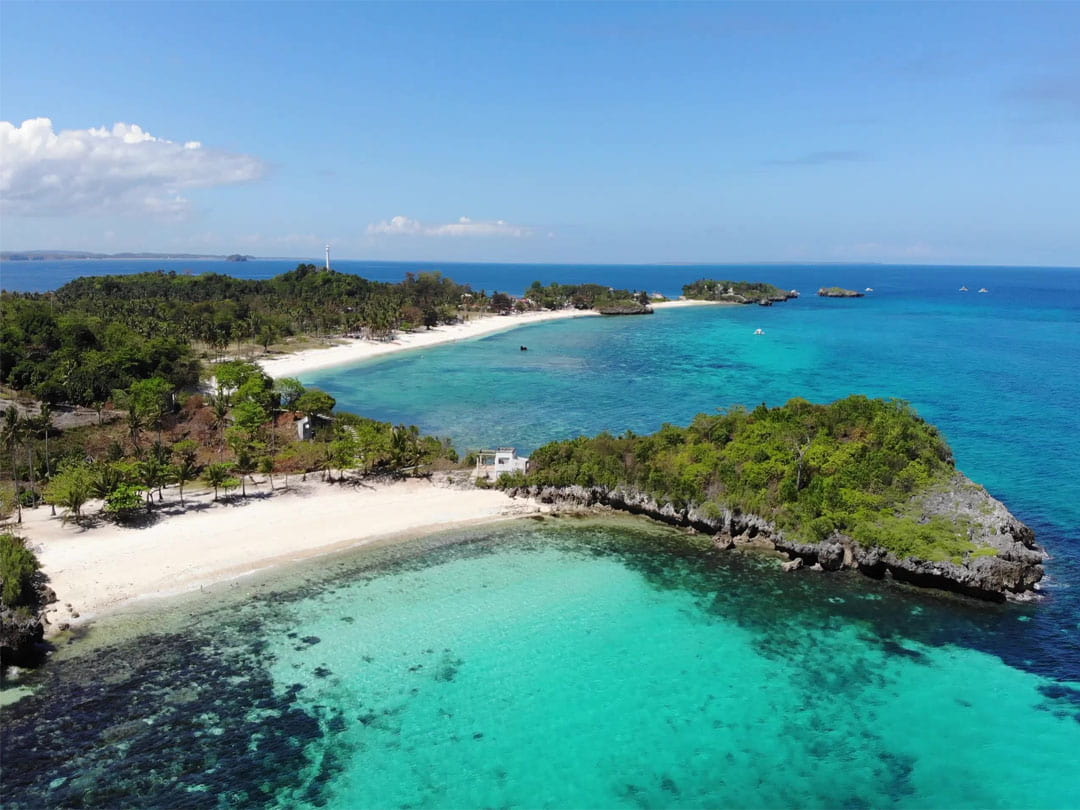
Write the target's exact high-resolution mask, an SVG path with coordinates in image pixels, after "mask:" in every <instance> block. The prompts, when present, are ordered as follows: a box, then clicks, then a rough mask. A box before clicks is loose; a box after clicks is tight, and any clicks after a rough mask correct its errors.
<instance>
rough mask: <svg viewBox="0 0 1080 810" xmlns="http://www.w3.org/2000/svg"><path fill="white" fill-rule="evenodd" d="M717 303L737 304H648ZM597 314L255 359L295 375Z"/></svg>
mask: <svg viewBox="0 0 1080 810" xmlns="http://www.w3.org/2000/svg"><path fill="white" fill-rule="evenodd" d="M717 305H720V306H739V305H738V304H729V303H728V302H724V301H687V300H681V299H680V300H678V301H662V302H657V303H654V304H653V305H652V307H653V309H673V308H680V307H693V306H717ZM599 314H600V313H598V312H595V311H593V310H580V309H559V310H547V311H544V312H524V313H521V314H515V315H486V316H484V317H482V318H475V319H473V320H469V321H466V322H464V323H458V324H454V325H452V326H438V327H435V328H434V329H428V330H424V331H419V332H405V333H400V334H398V335H397V336H396V337H395V338H394V339H393V340H365V339H362V338H343V339H342V342H340V343H338V344H337V345H334V346H328V347H326V348H318V349H305V350H303V351H299V352H295V353H293V354H284V355H280V356H278V357H266V358H260V359H258V360H256V362H257V363H258V364H259V365H260V366H262V368H263V371H265V372H266V373H267V374H269V375H270V376H271V377H275V378H276V377H295V376H296V375H298V374H303V373H304V372H308V371H315V370H317V369H324V368H333V367H335V366H345V365H350V364H352V363H359V362H362V361H364V360H370V359H372V358H375V357H381V356H383V355H387V354H393V353H394V352H402V351H408V350H410V349H422V348H425V347H427V346H437V345H439V344H442V343H452V342H454V341H458V340H468V339H470V338H477V337H482V336H484V335H490V334H494V333H495V332H504V331H506V330H508V329H516V328H517V327H520V326H528V325H530V324H534V323H544V322H546V321H556V320H563V319H565V318H582V317H589V316H598V315H599Z"/></svg>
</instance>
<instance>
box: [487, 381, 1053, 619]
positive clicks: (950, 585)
mask: <svg viewBox="0 0 1080 810" xmlns="http://www.w3.org/2000/svg"><path fill="white" fill-rule="evenodd" d="M498 486H500V487H501V488H504V489H507V490H509V491H510V492H511V493H512V494H515V495H519V496H528V497H532V498H536V499H538V500H540V501H541V502H549V503H550V502H555V503H559V502H562V503H566V504H568V505H574V506H580V505H602V506H608V507H611V508H614V509H619V510H622V511H627V512H630V513H633V514H640V515H645V516H648V517H651V518H654V519H656V520H659V521H662V522H665V523H670V524H674V525H676V526H685V527H691V528H694V529H697V530H699V531H705V532H709V533H710V534H714V535H715V537H714V540H715V542H716V545H717V546H718V547H721V548H725V549H727V548H732V547H734V546H738V545H751V546H758V547H763V548H767V549H770V550H776V551H780V552H783V553H785V554H786V555H788V556H789V557H790V561H789V562H788V563H786V564H785V566H786V567H788V568H792V569H793V568H798V567H801V566H803V565H807V566H812V567H815V568H818V569H824V570H838V569H841V568H853V569H856V570H858V571H860V572H861V573H863V574H866V575H868V576H871V577H878V578H880V577H884V576H890V577H892V578H894V579H896V580H900V581H904V582H909V583H912V584H915V585H920V586H926V587H935V588H941V589H944V590H951V591H957V592H960V593H964V594H967V595H970V596H976V597H980V598H983V599H990V600H1004V599H1005V598H1006V597H1011V598H1026V597H1028V596H1029V595H1030V593H1031V592H1032V591H1033V590H1034V589H1035V588H1036V587H1037V583H1038V582H1039V580H1040V579H1041V578H1042V576H1043V566H1042V562H1043V560H1044V559H1045V557H1046V554H1045V552H1044V551H1043V550H1042V549H1041V548H1040V547H1039V546H1038V545H1037V544H1036V543H1035V535H1034V533H1033V532H1032V530H1031V529H1030V528H1028V527H1027V526H1025V525H1024V524H1023V523H1021V522H1020V521H1019V520H1017V519H1016V518H1015V517H1014V516H1013V515H1011V514H1010V513H1009V511H1008V510H1007V509H1006V508H1005V507H1004V505H1002V504H1001V503H1000V502H999V501H997V500H995V499H994V498H992V497H991V496H990V495H989V494H988V493H987V492H986V490H985V489H983V488H982V487H980V486H978V485H977V484H974V483H972V482H971V481H970V480H969V479H968V478H967V477H966V476H964V475H963V473H961V472H959V471H958V470H957V469H956V467H955V464H954V461H953V453H952V450H951V449H950V448H949V446H948V444H947V443H946V442H945V440H944V438H942V436H941V434H940V433H939V432H938V430H937V428H935V427H934V426H932V425H930V424H928V423H927V422H925V421H923V420H922V419H920V418H919V417H918V415H917V414H916V413H915V412H914V411H913V410H912V409H911V407H910V406H908V405H907V404H906V403H904V402H901V401H898V400H882V399H869V398H867V397H865V396H850V397H847V398H846V399H841V400H838V401H836V402H833V403H831V404H828V405H815V404H812V403H810V402H808V401H807V400H805V399H792V400H791V401H789V402H788V403H787V404H786V405H784V406H782V407H778V408H767V407H766V406H765V405H761V406H759V407H757V408H755V409H754V410H747V409H745V408H735V409H732V410H729V411H727V412H726V413H720V414H699V415H698V416H697V417H696V418H695V419H694V421H693V423H692V424H691V425H690V426H689V427H685V428H684V427H678V426H676V425H670V424H669V425H665V426H664V427H662V428H661V429H660V430H659V431H658V432H657V433H654V434H652V435H648V436H638V435H635V434H633V433H626V434H624V435H622V436H613V435H611V434H610V433H601V434H600V435H599V436H596V437H595V438H591V439H590V438H586V437H580V438H576V439H570V440H568V441H558V442H552V443H551V444H547V445H545V446H543V447H541V448H540V449H539V450H537V451H536V452H535V453H533V455H532V457H531V458H530V460H529V469H528V472H526V473H513V474H508V475H504V476H502V477H501V478H500V479H499V480H498Z"/></svg>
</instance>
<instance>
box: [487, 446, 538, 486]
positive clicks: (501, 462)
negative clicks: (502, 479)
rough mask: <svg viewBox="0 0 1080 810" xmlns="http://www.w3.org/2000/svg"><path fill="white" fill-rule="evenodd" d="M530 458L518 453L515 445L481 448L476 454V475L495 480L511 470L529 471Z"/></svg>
mask: <svg viewBox="0 0 1080 810" xmlns="http://www.w3.org/2000/svg"><path fill="white" fill-rule="evenodd" d="M528 470H529V460H528V459H527V458H524V457H522V456H519V455H518V454H517V450H516V449H514V448H513V447H500V448H498V449H497V450H481V451H480V452H479V453H477V454H476V477H477V478H486V479H487V480H489V481H494V480H495V479H496V478H498V477H499V476H500V475H503V474H505V473H510V472H528Z"/></svg>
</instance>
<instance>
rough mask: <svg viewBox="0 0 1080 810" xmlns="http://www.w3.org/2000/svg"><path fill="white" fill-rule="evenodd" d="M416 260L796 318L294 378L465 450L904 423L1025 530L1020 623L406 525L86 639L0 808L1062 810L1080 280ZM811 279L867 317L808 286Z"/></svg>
mask: <svg viewBox="0 0 1080 810" xmlns="http://www.w3.org/2000/svg"><path fill="white" fill-rule="evenodd" d="M9 264H10V263H5V264H4V266H3V268H2V269H3V272H4V275H5V278H4V282H3V283H4V286H5V287H6V286H8V276H7V273H8V267H9ZM35 264H37V263H35ZM78 264H79V265H80V266H84V267H88V266H90V265H91V264H93V263H90V262H79V263H78ZM255 264H259V263H255ZM342 264H344V263H342ZM232 267H244V265H233V266H232ZM403 267H404V266H398V265H394V266H393V267H391V268H388V269H386V270H385V272H386V275H387V280H393V279H392V278H390V276H391V275H392V274H393V273H398V274H399V275H398V277H400V274H403V273H404V272H405V270H404V269H403ZM423 267H424V269H441V270H443V271H444V272H446V273H447V274H448V275H451V276H452V277H454V278H455V279H458V280H461V281H468V282H470V283H474V284H476V285H477V286H484V287H486V288H487V289H488V290H489V291H490V290H491V289H493V288H495V287H496V286H498V287H499V288H500V289H506V290H509V291H519V290H521V289H524V287H525V286H527V285H528V284H529V283H531V281H532V280H533V279H534V278H536V279H540V280H543V281H545V282H547V281H551V280H557V281H566V282H569V281H580V280H589V281H594V280H601V279H602V280H603V283H610V284H612V285H614V286H628V287H644V288H647V289H650V290H658V291H661V292H667V293H669V294H671V293H676V292H677V291H678V289H679V287H681V285H682V284H684V283H686V282H688V281H692V280H694V279H695V278H698V277H701V276H702V275H716V276H719V277H731V278H746V279H752V280H763V281H769V282H772V283H776V284H778V285H780V286H783V287H785V288H793V287H794V288H797V289H800V290H801V291H802V292H803V295H802V297H800V298H799V299H797V300H792V301H788V302H786V303H783V304H777V305H776V306H773V307H770V308H763V307H756V306H751V307H697V308H686V309H678V310H666V311H658V312H657V313H656V314H655V315H652V316H643V317H626V318H610V319H608V318H585V319H573V320H569V321H558V322H550V323H545V324H539V325H535V326H529V327H525V328H522V329H518V330H513V331H511V332H507V333H502V334H496V335H491V336H488V337H485V338H481V339H477V340H472V341H468V342H463V343H459V344H450V345H444V346H439V347H434V348H426V349H422V350H417V351H414V352H410V353H406V354H403V355H398V356H394V357H388V358H384V359H381V360H376V361H373V362H369V363H366V364H363V365H359V366H355V367H343V368H337V369H328V370H324V371H320V372H315V373H312V374H309V375H305V376H303V377H302V379H303V380H304V382H306V383H309V384H313V385H318V386H320V387H323V388H325V389H326V390H327V391H329V392H330V393H332V394H333V395H334V396H335V397H337V399H338V402H339V407H342V408H346V409H350V410H356V411H358V412H360V413H364V414H366V415H369V416H373V417H376V418H380V419H387V420H391V421H394V422H403V423H415V424H417V425H420V426H421V427H422V428H423V429H424V430H427V431H431V432H435V433H438V434H441V435H446V436H449V437H451V438H452V439H453V440H454V441H455V444H456V445H457V446H458V448H459V449H461V450H463V451H464V450H467V449H470V448H476V447H480V446H489V445H495V444H497V445H506V444H510V445H515V446H517V447H518V448H519V449H520V450H521V451H522V452H530V451H531V450H533V449H535V448H536V447H537V446H539V445H540V444H542V443H544V442H546V441H549V440H551V439H554V438H562V437H567V436H573V435H579V434H591V433H595V432H597V431H600V430H609V431H612V432H616V433H618V432H622V431H624V430H628V429H629V430H634V431H638V432H644V431H651V430H655V429H656V428H657V427H659V426H660V425H661V424H663V423H664V422H676V423H685V422H686V421H688V420H689V419H690V418H692V417H693V415H694V414H695V413H698V412H703V411H713V410H714V409H716V408H729V407H732V406H734V405H738V404H745V405H748V406H751V407H752V406H754V405H757V404H758V403H760V402H766V403H768V404H769V405H778V404H782V403H783V402H785V401H786V400H787V399H789V398H791V397H795V396H802V397H805V398H807V399H810V400H813V401H829V400H832V399H835V398H837V397H842V396H846V395H847V394H850V393H864V394H867V395H871V396H885V397H898V398H901V399H905V400H907V401H909V402H911V403H912V404H913V405H914V407H915V408H916V409H917V410H918V411H919V413H920V414H922V415H923V416H925V417H926V418H927V419H929V420H931V421H933V422H934V423H935V424H937V425H938V426H939V427H940V428H941V429H942V430H943V432H944V434H945V436H946V437H947V438H948V440H949V441H950V443H951V445H952V447H953V449H954V451H955V454H956V458H957V464H958V466H959V467H960V469H962V470H963V471H964V472H966V473H967V474H968V475H969V476H971V477H972V478H973V479H974V480H976V481H978V482H980V483H982V484H984V485H986V486H987V488H988V489H989V490H990V492H991V493H992V494H993V495H995V496H996V497H998V498H1000V499H1001V500H1003V501H1004V502H1005V503H1006V505H1007V506H1008V507H1009V508H1010V509H1011V510H1012V511H1013V512H1014V513H1015V514H1016V515H1017V516H1018V517H1020V518H1021V519H1022V520H1024V521H1025V522H1027V523H1028V524H1029V525H1031V526H1032V527H1033V528H1034V529H1035V531H1036V532H1037V534H1038V539H1039V541H1040V542H1041V543H1042V544H1043V545H1044V546H1045V547H1046V548H1047V549H1048V550H1049V551H1050V553H1051V555H1052V557H1051V559H1050V560H1049V561H1048V564H1047V569H1048V577H1047V580H1046V581H1045V587H1044V594H1045V598H1044V599H1043V600H1042V601H1041V602H1038V603H1034V604H1027V605H992V604H984V603H980V602H975V601H972V600H968V599H964V598H959V597H952V596H948V595H945V594H940V593H935V592H928V591H919V590H916V589H912V588H907V587H901V586H898V585H894V584H891V583H887V582H875V581H872V580H868V579H866V578H863V577H859V576H857V575H850V574H845V573H841V574H835V575H832V574H815V573H813V572H799V573H795V574H784V573H782V572H780V571H779V569H778V567H777V565H776V564H775V562H774V561H771V560H769V559H766V558H761V557H753V556H744V555H741V554H735V553H720V552H715V551H713V550H711V549H710V548H709V547H708V544H707V543H702V542H701V538H694V537H688V536H686V535H684V534H682V533H680V532H677V531H674V530H671V529H668V528H665V527H660V526H654V525H651V524H649V523H646V522H643V521H639V520H635V519H630V518H615V519H611V520H594V519H589V520H582V519H574V518H562V519H546V520H543V521H537V520H526V521H521V522H515V523H512V524H506V525H501V526H498V527H495V528H486V529H476V530H471V531H468V532H457V533H448V534H442V535H433V536H430V537H427V538H421V539H418V540H414V541H409V542H406V543H402V544H398V545H394V546H387V547H383V548H379V549H372V550H367V551H359V552H353V553H350V554H346V555H341V556H337V557H334V558H328V559H323V560H318V561H312V562H309V563H305V564H304V565H300V566H296V567H294V568H292V569H290V570H288V571H286V572H283V573H279V574H275V575H273V576H267V577H266V578H264V579H261V580H252V581H245V582H243V583H240V584H235V585H232V586H223V587H220V588H217V589H214V593H213V594H210V595H200V596H198V597H189V598H187V599H182V600H175V601H174V602H170V603H169V604H168V605H163V606H161V607H160V608H158V609H155V610H147V611H145V612H144V613H142V614H139V615H131V616H127V617H118V618H117V619H115V620H112V621H110V622H103V623H102V624H101V625H99V626H98V627H97V628H95V629H93V630H92V631H91V632H90V633H89V634H88V635H87V636H86V637H85V638H80V639H77V640H75V641H74V642H73V643H72V644H70V645H68V646H66V647H64V648H63V649H62V650H59V651H58V652H57V653H56V655H55V656H54V657H53V659H52V660H51V661H50V663H49V665H48V666H47V667H46V668H45V670H44V671H43V672H42V673H40V674H39V675H37V676H36V679H35V680H33V682H32V685H33V686H34V688H35V690H36V691H35V693H34V694H33V695H31V696H30V697H27V698H24V699H23V700H21V701H19V702H17V703H15V704H14V705H12V706H10V707H8V708H6V709H5V711H4V724H3V725H4V728H3V759H4V763H5V767H4V776H3V781H4V788H5V791H4V792H5V805H6V806H10V807H42V806H45V807H67V806H82V807H123V806H138V807H283V808H284V807H298V808H311V807H332V808H365V807H371V808H474V807H524V808H532V807H555V808H557V807H599V808H604V807H612V808H622V807H626V808H647V807H656V808H662V807H747V808H775V807H823V808H835V807H843V808H870V807H881V806H895V807H904V808H907V807H910V808H932V807H933V808H937V807H949V808H968V807H970V808H989V807H1000V808H1012V807H1025V808H1028V807H1030V808H1043V807H1045V808H1070V807H1080V775H1078V773H1077V770H1076V768H1075V766H1074V762H1075V758H1076V751H1077V750H1080V637H1078V630H1080V476H1078V475H1077V474H1076V469H1075V468H1076V464H1077V459H1080V430H1078V429H1077V428H1078V427H1080V420H1078V419H1077V416H1076V414H1077V413H1078V412H1080V270H1077V269H1038V268H941V269H936V268H922V267H894V266H883V265H866V266H855V265H843V266H841V265H837V266H816V267H793V266H781V265H775V266H769V265H759V266H753V267H750V266H740V267H719V268H717V267H704V266H702V267H666V266H665V267H659V266H657V267H652V268H646V267H638V268H614V267H610V268H606V271H605V269H603V268H559V267H557V266H540V265H529V266H501V268H500V269H499V270H497V271H496V270H494V269H493V268H494V267H495V266H488V265H458V266H453V265H445V266H436V265H433V264H425V265H424V266H423ZM409 269H414V268H413V267H410V268H409ZM415 269H419V266H417V267H416V268H415ZM275 272H277V271H275ZM603 272H606V273H607V276H604V275H602V273H603ZM470 273H471V274H473V275H472V276H470V275H469V274H470ZM484 273H490V274H491V275H487V276H485V275H483V274H484ZM575 273H577V274H578V275H574V274H575ZM593 273H596V275H595V276H594V275H591V274H593ZM270 274H271V275H272V273H270ZM499 274H501V276H500V277H501V278H502V279H503V281H502V282H501V283H499V284H498V285H496V284H495V283H493V282H492V281H490V280H489V279H493V278H495V277H496V276H497V275H499ZM371 275H372V277H375V273H372V274H371ZM58 278H59V277H57V278H54V279H52V280H51V281H42V283H43V284H45V285H50V284H52V285H54V286H55V282H56V281H57V280H58ZM631 279H633V281H631ZM834 284H835V285H840V286H847V287H854V288H857V289H860V290H861V289H864V288H866V287H872V288H873V292H871V293H867V295H866V297H864V298H861V299H856V300H840V299H823V298H818V297H817V296H815V295H813V294H812V293H813V292H814V291H816V289H817V288H818V287H819V286H823V285H834ZM964 285H966V286H967V287H968V288H969V290H970V291H969V292H960V291H959V288H960V287H961V286H964ZM981 287H985V288H987V289H988V292H987V293H982V294H980V293H977V292H976V290H978V289H979V288H981ZM756 329H761V330H763V331H764V334H763V335H755V334H754V332H755V330H756ZM519 345H527V346H528V347H529V351H528V352H520V351H519ZM363 519H364V518H363V515H362V514H358V515H357V516H356V520H357V522H358V525H359V524H361V523H362V522H363ZM12 763H18V765H17V767H13V766H12Z"/></svg>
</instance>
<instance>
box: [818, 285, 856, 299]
mask: <svg viewBox="0 0 1080 810" xmlns="http://www.w3.org/2000/svg"><path fill="white" fill-rule="evenodd" d="M817 294H818V295H820V296H823V297H824V298H862V297H863V294H862V293H861V292H859V291H858V290H845V289H844V288H843V287H822V288H821V289H819V290H818V292H817Z"/></svg>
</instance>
